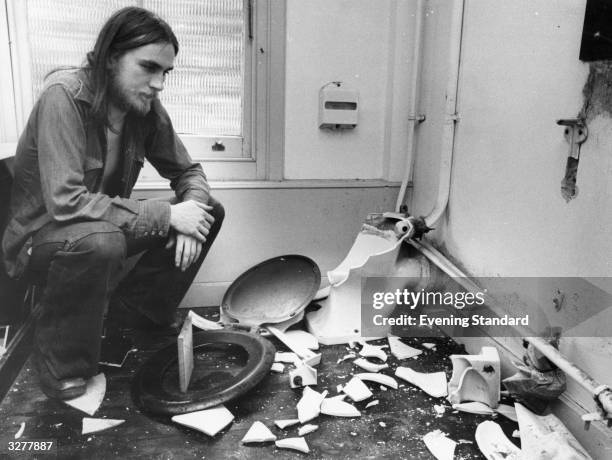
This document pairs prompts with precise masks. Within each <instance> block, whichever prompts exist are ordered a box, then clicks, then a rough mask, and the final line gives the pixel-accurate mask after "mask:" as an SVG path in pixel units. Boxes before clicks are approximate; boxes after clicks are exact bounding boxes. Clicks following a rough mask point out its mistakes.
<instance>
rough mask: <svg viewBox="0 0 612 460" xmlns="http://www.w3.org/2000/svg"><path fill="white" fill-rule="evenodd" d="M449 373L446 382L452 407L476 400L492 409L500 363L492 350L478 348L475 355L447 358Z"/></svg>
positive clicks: (496, 397)
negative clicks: (450, 369) (451, 368)
mask: <svg viewBox="0 0 612 460" xmlns="http://www.w3.org/2000/svg"><path fill="white" fill-rule="evenodd" d="M450 359H451V361H452V364H453V374H452V376H451V379H450V381H449V382H448V400H449V401H450V402H451V403H452V404H457V403H461V402H464V401H479V402H482V403H485V404H486V405H488V406H489V407H491V408H493V409H494V408H496V407H497V405H498V404H499V398H500V377H501V364H500V361H499V353H498V351H497V348H495V347H482V348H481V350H480V353H479V354H477V355H451V356H450Z"/></svg>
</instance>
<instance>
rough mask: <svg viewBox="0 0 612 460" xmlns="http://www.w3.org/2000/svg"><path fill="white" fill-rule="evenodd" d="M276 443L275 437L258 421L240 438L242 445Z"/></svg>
mask: <svg viewBox="0 0 612 460" xmlns="http://www.w3.org/2000/svg"><path fill="white" fill-rule="evenodd" d="M270 441H276V436H275V435H274V433H272V432H271V431H270V429H269V428H268V427H267V426H266V425H264V424H263V423H262V422H260V421H256V422H254V423H253V424H252V425H251V428H249V431H247V432H246V434H245V435H244V437H243V438H242V441H241V442H242V444H248V443H252V442H270Z"/></svg>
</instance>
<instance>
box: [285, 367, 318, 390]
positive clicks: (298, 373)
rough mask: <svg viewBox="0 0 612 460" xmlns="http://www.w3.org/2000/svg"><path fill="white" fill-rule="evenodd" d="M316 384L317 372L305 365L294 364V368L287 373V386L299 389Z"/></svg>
mask: <svg viewBox="0 0 612 460" xmlns="http://www.w3.org/2000/svg"><path fill="white" fill-rule="evenodd" d="M316 384H317V370H316V369H315V368H314V367H310V366H309V365H308V364H306V363H299V364H296V368H295V369H294V370H292V371H291V372H289V385H290V386H291V388H299V387H304V386H307V385H316Z"/></svg>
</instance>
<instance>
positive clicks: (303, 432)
mask: <svg viewBox="0 0 612 460" xmlns="http://www.w3.org/2000/svg"><path fill="white" fill-rule="evenodd" d="M318 429H319V425H310V424H308V425H304V426H301V427H300V428H299V429H298V436H304V435H307V434H309V433H312V432H313V431H317V430H318Z"/></svg>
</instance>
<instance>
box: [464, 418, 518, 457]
mask: <svg viewBox="0 0 612 460" xmlns="http://www.w3.org/2000/svg"><path fill="white" fill-rule="evenodd" d="M475 438H476V444H477V445H478V448H479V449H480V452H482V455H484V456H485V458H486V459H487V460H521V459H522V457H521V450H520V449H519V448H518V447H516V445H514V443H513V442H512V441H510V440H509V439H508V438H507V437H506V435H505V434H504V432H503V431H502V429H501V427H500V426H499V425H498V424H497V423H495V422H492V421H491V420H487V421H484V422H482V423H480V424H479V425H478V426H477V427H476V434H475Z"/></svg>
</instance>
